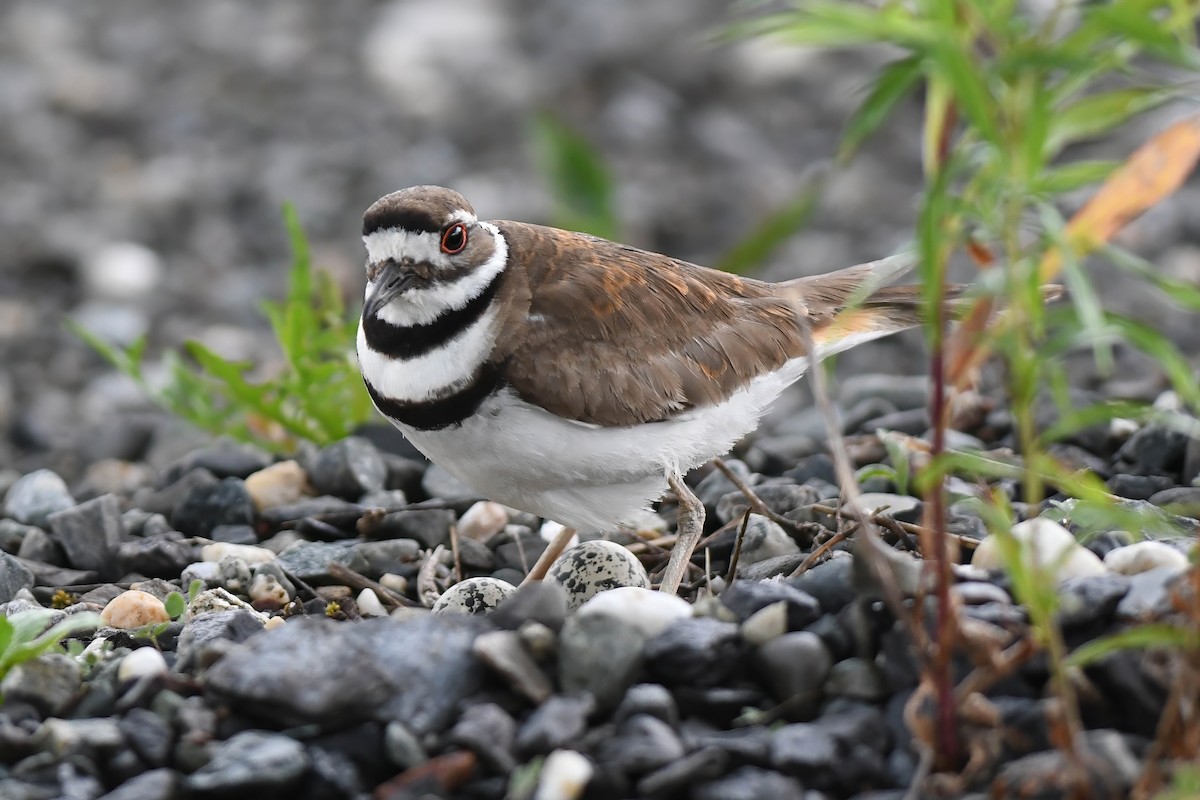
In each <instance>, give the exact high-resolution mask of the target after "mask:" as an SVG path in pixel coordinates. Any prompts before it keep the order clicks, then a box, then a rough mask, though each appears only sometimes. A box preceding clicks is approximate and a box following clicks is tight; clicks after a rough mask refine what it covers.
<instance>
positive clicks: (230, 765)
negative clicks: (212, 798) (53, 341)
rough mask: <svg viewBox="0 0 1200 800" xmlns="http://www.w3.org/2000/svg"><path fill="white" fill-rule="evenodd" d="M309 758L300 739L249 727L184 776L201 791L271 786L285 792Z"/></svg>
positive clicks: (224, 791) (242, 790)
mask: <svg viewBox="0 0 1200 800" xmlns="http://www.w3.org/2000/svg"><path fill="white" fill-rule="evenodd" d="M308 765H309V758H308V754H307V753H306V752H305V750H304V745H302V744H300V742H298V741H296V740H295V739H293V738H291V737H290V736H285V735H283V734H281V733H267V732H265V731H257V730H249V731H242V732H241V733H236V734H234V735H233V736H231V737H230V738H229V739H226V740H225V741H224V742H221V743H220V744H218V745H217V746H216V748H215V750H214V752H213V757H212V760H211V761H209V762H208V763H207V764H205V765H204V766H202V767H201V768H200V769H198V770H196V771H195V772H193V773H192V774H191V775H188V776H187V777H186V778H185V779H184V786H185V787H186V788H187V789H188V790H189V791H192V792H197V793H201V794H209V795H215V794H222V795H230V794H240V795H241V796H243V797H245V796H247V794H248V793H251V792H255V791H260V790H264V789H269V790H271V791H272V792H281V791H282V792H284V793H286V791H287V788H288V787H290V786H294V785H295V784H297V783H298V782H299V780H300V778H301V776H302V775H303V774H304V773H305V771H306V770H307V769H308Z"/></svg>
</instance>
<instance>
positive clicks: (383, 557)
mask: <svg viewBox="0 0 1200 800" xmlns="http://www.w3.org/2000/svg"><path fill="white" fill-rule="evenodd" d="M460 544H461V542H460ZM353 549H354V551H355V552H356V553H358V554H359V555H360V556H362V557H363V558H364V559H366V562H367V564H366V567H365V570H364V572H363V574H364V575H366V576H367V577H370V578H378V577H379V576H380V575H382V574H384V573H385V572H397V571H400V570H403V569H404V565H406V564H412V563H413V562H415V561H417V560H418V559H419V558H420V554H421V544H420V542H417V541H415V540H413V539H383V540H382V541H378V542H356V543H355V544H354V548H353ZM464 566H465V564H464Z"/></svg>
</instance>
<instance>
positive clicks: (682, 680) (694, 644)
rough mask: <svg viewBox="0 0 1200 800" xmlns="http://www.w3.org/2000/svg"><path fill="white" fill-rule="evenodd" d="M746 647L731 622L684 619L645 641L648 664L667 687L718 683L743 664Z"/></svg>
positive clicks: (736, 628)
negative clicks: (742, 657) (741, 662)
mask: <svg viewBox="0 0 1200 800" xmlns="http://www.w3.org/2000/svg"><path fill="white" fill-rule="evenodd" d="M745 647H746V646H745V643H744V642H743V641H742V635H741V632H740V631H739V630H738V626H737V625H735V624H733V623H732V622H721V621H719V620H715V619H710V618H708V617H693V618H689V619H681V620H678V621H676V622H673V623H671V625H670V627H668V628H667V629H666V630H665V631H663V632H662V633H661V634H659V635H658V636H655V637H654V638H652V639H650V640H649V641H648V642H646V652H645V654H646V667H647V669H649V670H650V671H651V672H653V673H654V674H655V675H657V676H658V677H659V678H660V679H661V680H662V681H663V683H665V684H667V685H668V686H675V685H679V684H689V685H692V686H700V687H704V686H715V685H717V684H719V683H721V682H722V681H723V680H724V679H725V678H726V677H728V676H729V675H730V674H731V673H732V672H733V671H734V670H736V669H737V668H738V667H739V666H740V661H741V656H742V654H743V653H744V651H745Z"/></svg>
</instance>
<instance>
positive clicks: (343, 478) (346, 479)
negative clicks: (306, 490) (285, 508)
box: [309, 436, 387, 500]
mask: <svg viewBox="0 0 1200 800" xmlns="http://www.w3.org/2000/svg"><path fill="white" fill-rule="evenodd" d="M309 478H310V480H311V481H312V485H313V487H314V488H315V489H316V490H317V492H318V493H320V494H330V495H333V496H334V497H343V498H345V499H347V500H357V499H358V498H360V497H362V496H363V495H364V494H366V493H367V492H376V491H379V490H380V489H382V488H384V482H385V481H386V480H387V466H386V465H385V464H384V463H383V457H382V456H380V454H379V451H378V450H376V449H375V445H373V444H371V443H370V442H369V441H367V440H366V439H363V438H362V437H359V436H350V437H347V438H345V439H342V440H341V441H339V442H335V443H333V444H331V445H329V446H328V447H326V448H324V449H322V450H321V452H320V453H318V454H317V457H316V458H315V459H314V460H313V464H312V468H311V469H310V470H309Z"/></svg>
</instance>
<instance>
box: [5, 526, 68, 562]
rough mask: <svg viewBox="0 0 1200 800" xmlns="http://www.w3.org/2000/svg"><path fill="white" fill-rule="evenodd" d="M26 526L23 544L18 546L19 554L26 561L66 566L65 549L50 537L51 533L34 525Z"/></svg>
mask: <svg viewBox="0 0 1200 800" xmlns="http://www.w3.org/2000/svg"><path fill="white" fill-rule="evenodd" d="M23 527H25V528H26V532H25V535H24V537H23V538H22V539H21V546H20V547H18V548H17V556H18V557H20V558H23V559H25V560H26V561H40V562H42V563H43V564H53V565H54V566H56V567H63V566H66V563H67V555H66V553H64V552H63V549H62V548H61V547H59V546H58V544H57V543H56V542H55V541H54V540H53V539H52V538H50V534H48V533H46V532H45V531H44V530H42V529H41V528H35V527H33V526H32V525H29V526H23Z"/></svg>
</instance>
